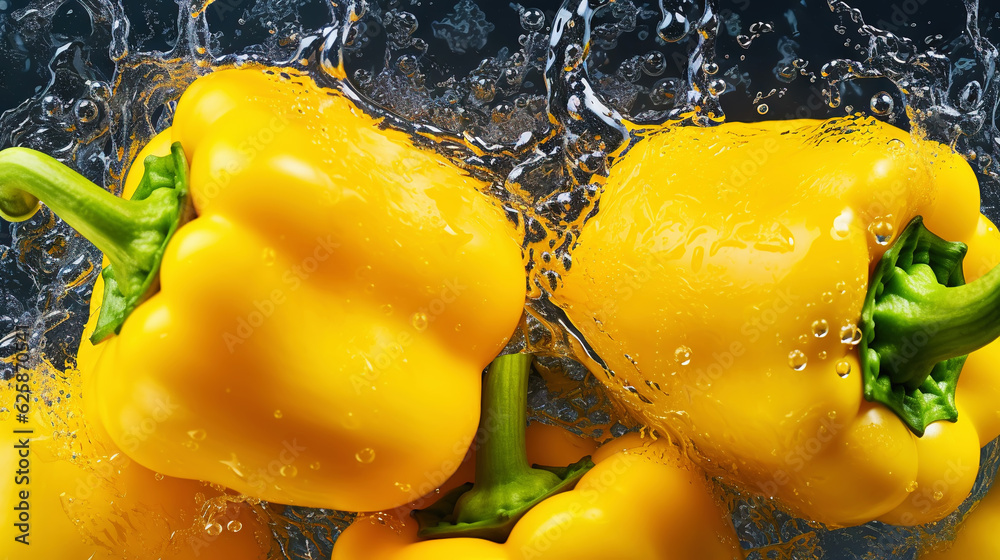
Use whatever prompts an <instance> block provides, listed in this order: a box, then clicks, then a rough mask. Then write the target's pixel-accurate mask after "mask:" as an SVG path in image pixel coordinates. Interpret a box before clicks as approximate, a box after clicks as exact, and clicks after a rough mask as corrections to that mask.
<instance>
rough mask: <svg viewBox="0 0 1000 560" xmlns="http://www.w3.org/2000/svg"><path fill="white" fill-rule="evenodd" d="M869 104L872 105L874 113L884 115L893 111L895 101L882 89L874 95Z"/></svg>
mask: <svg viewBox="0 0 1000 560" xmlns="http://www.w3.org/2000/svg"><path fill="white" fill-rule="evenodd" d="M868 106H869V107H871V110H872V113H875V114H876V115H878V116H880V117H884V116H885V115H888V114H889V113H890V112H892V109H893V107H894V106H895V102H893V100H892V96H891V95H889V94H888V93H886V92H884V91H880V92H878V93H876V94H875V95H873V96H872V98H871V101H870V102H869V103H868Z"/></svg>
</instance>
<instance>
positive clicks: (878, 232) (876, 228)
mask: <svg viewBox="0 0 1000 560" xmlns="http://www.w3.org/2000/svg"><path fill="white" fill-rule="evenodd" d="M868 231H870V232H871V234H872V235H874V236H875V243H878V244H879V245H888V244H889V242H890V241H892V233H893V227H892V216H891V215H890V216H885V217H883V216H879V217H878V218H875V221H873V222H872V223H871V225H869V226H868Z"/></svg>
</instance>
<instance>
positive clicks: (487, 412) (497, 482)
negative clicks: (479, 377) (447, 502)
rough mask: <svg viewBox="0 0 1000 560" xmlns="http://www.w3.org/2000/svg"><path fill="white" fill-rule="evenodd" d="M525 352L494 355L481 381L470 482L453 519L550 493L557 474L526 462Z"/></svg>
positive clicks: (485, 515)
mask: <svg viewBox="0 0 1000 560" xmlns="http://www.w3.org/2000/svg"><path fill="white" fill-rule="evenodd" d="M532 359H533V356H532V355H531V354H509V355H506V356H500V357H498V358H497V359H496V360H494V361H493V363H492V364H491V365H490V367H489V370H487V372H486V377H485V380H484V382H483V397H482V398H483V401H482V411H483V412H482V414H483V417H482V419H481V420H480V424H479V435H478V438H479V442H478V443H479V447H478V448H477V450H476V484H475V486H473V488H472V489H471V490H469V491H468V492H466V493H465V494H463V495H462V497H461V498H460V499H459V500H458V503H457V504H456V506H455V512H456V514H457V515H456V521H457V522H459V523H475V522H477V521H481V520H484V519H493V518H496V517H497V514H498V512H499V513H501V514H503V513H504V512H513V511H515V510H516V509H518V508H519V507H521V506H522V505H523V504H524V503H525V502H530V501H532V500H534V499H536V498H537V497H538V496H540V495H543V494H546V493H548V492H550V491H551V489H552V487H554V486H556V485H558V484H559V482H560V479H559V477H558V476H557V475H555V474H553V473H552V472H550V471H547V470H543V469H534V468H532V467H531V465H529V464H528V455H527V446H526V443H525V427H526V426H527V408H528V376H529V374H530V372H531V362H532Z"/></svg>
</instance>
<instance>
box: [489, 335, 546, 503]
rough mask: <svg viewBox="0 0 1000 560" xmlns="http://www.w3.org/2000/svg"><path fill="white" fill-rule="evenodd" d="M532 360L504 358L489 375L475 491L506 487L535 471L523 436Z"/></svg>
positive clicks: (513, 356)
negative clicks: (476, 488) (482, 488)
mask: <svg viewBox="0 0 1000 560" xmlns="http://www.w3.org/2000/svg"><path fill="white" fill-rule="evenodd" d="M532 358H533V357H532V355H531V354H510V355H507V356H501V357H499V358H497V359H496V361H494V362H493V364H492V365H490V368H489V370H488V371H487V373H486V377H485V379H484V381H483V397H482V398H483V406H482V411H483V412H482V413H483V419H482V422H481V431H480V434H479V437H480V438H482V441H481V442H480V445H481V447H479V448H478V450H477V452H476V453H477V454H476V487H487V486H489V487H495V486H500V485H503V484H507V483H510V482H513V481H516V480H517V479H519V478H520V477H522V476H524V475H525V473H528V472H529V471H531V470H532V469H531V465H529V464H528V452H527V447H526V443H525V433H524V428H525V426H526V425H527V421H528V415H527V408H528V375H529V372H530V368H531V361H532Z"/></svg>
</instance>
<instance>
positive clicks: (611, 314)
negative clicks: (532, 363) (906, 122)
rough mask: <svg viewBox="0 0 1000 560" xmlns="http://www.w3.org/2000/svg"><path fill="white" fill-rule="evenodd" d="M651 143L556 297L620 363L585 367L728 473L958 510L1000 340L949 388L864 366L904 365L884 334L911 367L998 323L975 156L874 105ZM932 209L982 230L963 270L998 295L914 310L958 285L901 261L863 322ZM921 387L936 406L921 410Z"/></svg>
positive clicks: (626, 164) (874, 503) (618, 174)
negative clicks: (971, 162)
mask: <svg viewBox="0 0 1000 560" xmlns="http://www.w3.org/2000/svg"><path fill="white" fill-rule="evenodd" d="M644 136H645V137H644V138H642V139H641V140H640V141H638V142H637V143H636V144H635V145H634V146H633V147H632V148H631V149H630V151H629V152H628V153H627V154H626V155H624V156H623V157H622V158H621V159H620V160H619V161H618V162H617V163H616V164H615V165H614V167H613V168H612V172H611V175H610V177H609V179H608V182H607V184H606V186H605V190H604V193H603V195H602V198H601V200H600V207H601V210H600V212H598V213H597V215H596V216H595V217H594V218H593V219H592V220H590V222H588V223H587V224H586V226H585V227H584V229H583V231H582V233H581V236H580V239H579V243H578V245H577V246H576V247H575V249H574V250H573V253H572V255H573V267H572V269H571V270H570V271H569V273H567V274H566V275H565V276H564V283H563V285H561V286H559V287H558V289H557V290H556V291H555V295H554V297H555V299H556V300H558V301H559V302H560V304H561V305H562V306H563V308H564V309H565V310H566V311H567V313H568V315H569V316H570V318H571V319H572V321H573V323H574V324H575V325H576V326H577V327H578V328H579V329H580V330H581V331H582V333H583V334H584V335H585V337H586V340H587V341H588V342H589V343H590V344H591V345H592V346H593V348H594V349H595V350H596V351H597V353H598V354H599V355H600V357H601V358H602V359H603V360H604V362H605V363H604V364H603V365H602V364H598V363H596V362H595V363H591V364H590V365H591V368H592V369H593V371H594V372H595V374H596V375H598V377H599V378H601V379H602V380H603V381H604V382H605V384H606V385H608V386H609V387H611V388H612V390H613V391H614V393H615V394H616V395H617V396H618V397H619V399H620V400H622V401H624V402H626V403H628V404H629V406H630V408H631V409H632V410H633V411H634V412H635V413H636V414H637V415H638V416H639V417H640V418H642V419H643V420H644V421H645V422H647V423H648V424H650V425H652V426H655V427H658V428H661V429H665V430H668V431H670V432H672V433H674V434H676V435H679V436H680V437H681V438H683V439H686V440H690V441H691V442H692V443H693V445H694V448H695V449H697V451H698V454H699V456H700V457H702V461H703V463H702V464H703V465H705V466H706V467H708V468H709V469H710V470H711V471H712V472H713V473H714V474H721V475H725V476H727V477H728V479H729V480H730V481H733V482H735V483H738V484H742V485H744V487H746V488H749V489H751V490H753V491H755V492H758V493H761V494H763V495H765V496H774V497H777V498H780V499H781V500H782V501H783V502H784V503H785V504H786V505H788V506H790V507H791V508H793V509H794V510H795V511H796V512H798V513H800V514H802V515H803V516H804V517H807V518H810V519H815V520H818V521H822V522H826V523H830V524H837V525H850V524H856V523H864V522H867V521H870V520H872V519H881V520H884V521H887V522H890V523H899V524H917V523H923V522H928V521H932V520H935V519H939V518H941V517H943V516H944V515H946V514H947V513H949V512H950V511H952V510H953V509H954V508H955V507H956V506H957V505H958V504H959V503H960V502H961V501H962V500H963V499H965V497H966V495H967V494H968V492H969V490H970V488H971V487H972V483H973V481H974V479H975V475H976V471H977V468H978V462H979V448H980V446H981V445H984V444H985V443H987V442H988V441H990V440H992V439H993V438H994V437H996V436H997V435H998V434H1000V424H998V417H1000V407H998V406H997V404H996V403H997V396H998V395H1000V392H998V391H1000V386H998V383H997V381H996V379H997V376H996V375H995V372H994V371H992V367H991V366H990V365H989V364H990V363H994V364H995V363H996V359H997V357H998V352H1000V347H998V345H997V343H992V344H989V345H987V346H985V347H984V348H982V349H980V350H977V351H975V352H972V354H971V355H970V356H969V358H968V359H967V361H966V362H965V364H964V369H962V368H961V365H959V368H958V369H960V370H961V376H960V377H958V372H957V371H956V370H952V371H951V373H950V374H949V375H951V376H952V378H951V380H950V381H947V380H944V381H941V382H940V383H939V382H938V379H937V378H932V377H930V376H928V375H927V372H926V371H923V372H922V373H920V374H919V375H917V374H914V375H913V376H911V377H910V378H906V377H905V376H900V375H897V374H893V375H894V376H895V377H886V378H885V379H883V381H885V383H886V385H885V387H884V388H885V391H884V393H885V394H887V395H888V396H887V397H885V400H884V401H883V402H879V401H878V398H876V397H874V396H872V395H871V393H872V392H877V391H872V387H873V386H874V385H875V384H873V383H868V384H867V385H866V383H865V379H864V378H865V377H866V376H865V375H863V373H864V372H863V371H862V370H863V368H862V365H863V363H862V360H861V358H862V357H864V358H868V357H873V358H874V362H872V361H871V360H869V361H866V362H864V365H865V367H866V368H867V367H870V366H872V364H873V363H877V362H878V360H879V358H880V357H881V360H882V370H881V371H882V373H883V374H886V372H887V371H889V370H888V367H889V365H890V363H895V362H894V361H893V360H895V359H896V358H893V355H892V353H891V352H890V350H891V349H886V346H885V345H883V346H879V344H882V343H883V342H885V341H886V340H887V338H886V337H888V336H889V334H890V333H891V332H893V330H892V328H890V327H893V326H895V327H899V329H900V330H899V331H898V332H901V333H903V334H902V335H899V337H897V338H894V339H891V342H893V343H894V344H897V347H899V348H902V349H903V350H902V354H903V355H904V356H903V357H904V359H903V360H902V361H903V362H906V361H907V360H908V359H909V358H910V354H909V353H910V352H912V353H914V354H918V353H920V352H921V351H924V350H927V349H931V350H935V351H936V352H937V354H935V355H938V354H942V352H943V354H944V355H943V357H939V358H937V359H944V357H948V358H950V357H952V356H959V355H960V354H964V353H967V352H968V351H969V349H968V348H965V346H963V344H961V343H962V342H963V341H966V340H972V339H977V340H978V339H984V340H979V342H980V344H979V345H980V346H981V345H982V344H983V343H985V341H986V340H989V339H990V338H991V337H993V336H996V329H997V326H998V324H1000V323H998V321H996V320H995V318H994V317H992V316H990V313H982V312H983V311H984V310H989V309H995V308H996V307H995V306H993V307H991V306H992V305H993V304H992V303H991V302H992V301H993V300H991V299H990V298H995V297H996V286H997V284H996V280H997V274H996V272H994V273H993V274H992V275H991V274H989V271H990V270H991V269H993V267H994V266H995V265H996V264H997V263H998V262H1000V237H998V234H997V231H996V228H995V227H994V226H993V225H992V224H991V223H990V222H989V220H987V219H986V218H985V217H983V216H981V215H980V212H979V188H978V183H977V180H976V177H975V175H974V173H973V172H972V170H971V169H970V167H969V166H968V164H967V163H966V162H965V161H964V160H963V159H962V158H961V157H960V156H958V155H956V154H954V153H952V152H951V151H950V150H949V149H948V148H947V147H944V146H941V145H938V144H935V143H932V142H927V141H914V140H912V139H911V138H910V136H909V135H908V134H907V133H905V132H903V131H900V130H898V129H896V128H893V127H891V126H888V125H885V124H882V123H880V122H877V121H875V120H873V119H862V118H851V119H840V120H834V121H826V122H819V121H783V122H770V123H757V124H741V123H730V124H725V125H722V126H719V127H715V128H707V129H705V128H693V127H679V128H662V129H657V130H652V131H650V130H647V131H645V132H644ZM917 217H922V219H923V224H924V225H925V226H926V228H927V230H929V231H930V232H933V234H936V235H937V236H939V237H941V238H943V239H944V240H947V241H949V242H963V243H965V244H966V245H967V250H968V254H967V255H966V256H965V258H964V261H962V260H961V259H960V258H959V259H958V260H957V261H956V262H957V264H955V262H953V263H952V265H953V268H952V273H954V275H955V280H956V284H957V283H960V282H959V280H960V279H959V276H961V275H962V272H963V270H964V280H965V281H966V282H967V283H968V286H970V287H973V286H975V288H974V289H975V290H978V292H977V293H979V292H981V293H980V296H981V298H980V299H975V298H971V299H970V298H966V299H967V300H968V301H963V302H959V303H954V302H953V303H952V304H948V305H947V306H945V307H948V308H947V309H937V311H940V313H939V316H935V317H933V318H928V317H927V316H926V314H924V315H923V316H916V317H915V318H914V317H909V318H907V317H904V316H903V315H905V314H906V313H908V312H909V311H910V310H913V309H918V308H920V305H922V302H925V301H926V300H927V299H928V298H930V297H931V296H930V295H928V294H931V295H933V294H938V293H940V294H945V293H946V294H951V295H955V294H958V293H959V292H954V291H951V292H941V291H940V290H941V289H947V290H954V289H956V288H944V287H943V286H942V285H940V284H941V283H943V282H940V283H939V282H938V280H940V279H936V278H935V275H934V274H933V272H932V271H930V268H929V267H928V266H925V265H923V264H920V263H918V262H916V261H914V262H913V263H909V262H908V261H906V259H902V260H900V261H899V263H900V264H898V265H897V266H896V267H895V268H894V272H893V273H892V274H889V276H887V277H886V278H890V277H891V278H892V279H894V281H895V282H896V284H899V285H895V286H893V287H885V286H880V287H879V286H877V287H876V289H875V290H874V291H875V292H877V293H878V297H879V298H880V300H879V301H881V302H882V303H878V304H872V306H871V307H869V308H865V309H878V311H877V312H876V315H877V316H876V317H875V319H878V320H880V321H882V322H881V323H879V324H876V325H875V327H874V331H872V330H871V329H867V330H866V328H867V326H868V325H867V324H866V323H865V322H864V321H863V313H862V311H863V308H864V307H865V303H866V298H867V295H868V292H869V287H870V285H875V284H874V283H872V282H870V279H871V278H873V276H872V274H873V270H875V269H876V265H878V263H880V262H881V259H882V257H883V254H884V253H886V251H887V250H889V249H890V248H892V247H897V244H896V241H898V239H899V238H900V237H901V236H902V232H904V231H906V230H907V225H908V224H910V223H911V222H912V221H913V220H914V219H915V218H917ZM934 244H935V245H934V246H935V247H939V246H941V244H945V245H947V244H946V243H945V242H944V241H942V240H940V239H938V240H935V241H934ZM900 248H901V249H902V246H900ZM911 249H912V248H911ZM952 249H954V251H953V252H954V253H955V254H956V255H957V256H959V257H960V256H961V255H958V254H959V253H963V252H964V251H965V248H964V247H961V246H953V247H952ZM935 251H936V250H935ZM935 251H930V253H935ZM897 252H898V250H897ZM917 253H920V252H919V251H917ZM909 254H910V256H911V257H912V255H913V251H912V250H911V251H910V253H909ZM927 254H928V252H927V251H924V252H923V255H924V256H926V255H927ZM932 256H933V255H932ZM935 258H936V257H935ZM917 260H919V259H917ZM984 276H985V278H984V282H981V283H975V282H974V281H975V280H977V279H978V278H980V277H984ZM920 281H923V282H925V283H924V284H920V283H919V282H920ZM907 282H910V283H909V284H907ZM900 286H902V287H900ZM984 286H985V289H982V288H983V287H984ZM969 291H970V290H965V291H964V292H961V293H962V294H967V293H968V292H969ZM910 296H912V298H916V299H912V298H911V299H912V301H910V300H906V297H910ZM963 297H964V296H963ZM893 298H895V299H893ZM951 299H952V300H955V301H958V300H959V299H961V298H958V297H952V298H951ZM886 301H888V302H889V303H888V304H887V303H885V302H886ZM894 301H895V302H896V303H897V304H899V305H896V307H892V305H889V304H891V303H892V302H894ZM906 301H910V303H906ZM900 302H902V303H900ZM880 305H881V306H882V307H879V306H880ZM963 306H964V307H963ZM925 307H926V306H925ZM901 309H902V311H900V310H901ZM921 309H922V308H921ZM973 311H975V312H976V313H973ZM920 313H923V312H922V311H921V312H918V313H916V315H920ZM977 314H978V315H977ZM973 315H977V317H978V318H973V319H969V320H966V317H973ZM866 317H869V318H871V314H868V315H866ZM947 321H951V322H952V323H963V321H964V323H963V324H961V325H958V326H957V327H956V326H955V325H952V326H950V327H947V328H946V327H945V326H944V325H946V322H947ZM948 324H951V323H948ZM904 327H905V328H904ZM907 329H909V330H907ZM862 331H864V332H862ZM979 331H981V332H979ZM872 332H874V333H876V335H877V336H881V337H882V338H877V339H875V338H871V337H872ZM956 333H957V334H956ZM944 335H948V336H944ZM952 335H954V336H952ZM986 335H988V336H986ZM949 336H950V339H951V340H950V342H949V341H945V342H944V343H942V342H941V339H942V338H948V337H949ZM984 337H985V338H984ZM862 342H864V344H861V343H862ZM906 344H909V346H906ZM949 345H950V346H949ZM862 347H864V348H871V349H872V350H871V352H874V354H869V353H868V352H867V351H866V353H865V355H864V356H861V354H860V352H859V350H860V349H861V348H862ZM942 348H943V350H942ZM939 350H940V352H938V351H939ZM879 351H881V352H882V354H879V353H878V352H879ZM949 352H952V353H950V354H949ZM605 366H606V368H605ZM874 371H876V372H877V371H878V370H877V369H876V370H874ZM886 375H887V374H886ZM954 378H957V379H958V381H957V385H958V387H957V392H956V391H955V389H954V380H955V379H954ZM924 382H928V383H929V385H922V383H924ZM948 382H950V383H952V387H951V391H950V392H949V391H947V390H945V386H946V385H947V384H948ZM866 390H868V391H869V393H868V394H867V395H868V397H869V398H870V399H873V400H872V401H869V400H867V399H866V398H865V396H866ZM893 395H895V396H893ZM956 395H957V397H956ZM883 396H885V395H883ZM911 397H912V398H911ZM894 399H895V400H894ZM914 399H915V400H914ZM904 401H905V402H904ZM916 401H920V403H918V404H920V405H921V406H923V405H924V404H927V406H925V407H924V408H921V407H920V406H916V407H911V408H910V409H907V408H906V407H907V406H910V405H912V404H913V403H914V402H916ZM907 403H909V404H907ZM890 405H891V406H895V407H897V408H899V410H900V411H902V413H900V414H897V412H894V411H895V410H896V408H890ZM931 405H933V406H931ZM938 405H939V406H938ZM935 407H937V408H935ZM949 407H950V409H949ZM911 409H912V410H911ZM946 409H949V410H946ZM908 410H909V411H910V412H912V414H909V416H907V414H904V413H906V412H907V411H908ZM904 417H907V418H908V420H906V421H904Z"/></svg>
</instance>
